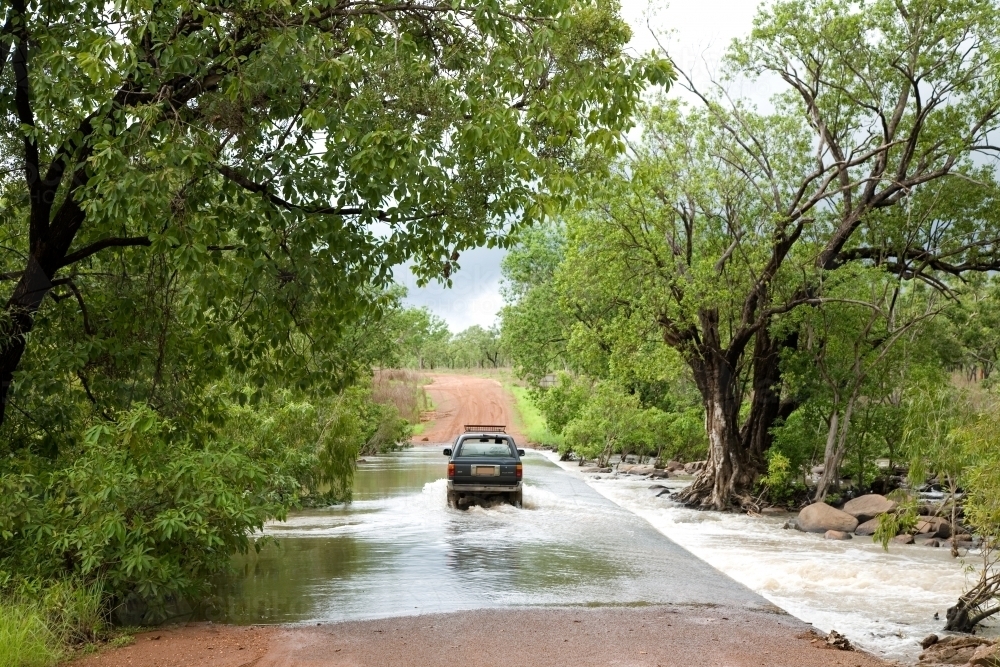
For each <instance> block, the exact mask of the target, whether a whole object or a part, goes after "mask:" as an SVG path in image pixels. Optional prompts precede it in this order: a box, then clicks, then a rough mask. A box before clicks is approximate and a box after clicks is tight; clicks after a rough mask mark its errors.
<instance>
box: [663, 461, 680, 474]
mask: <svg viewBox="0 0 1000 667" xmlns="http://www.w3.org/2000/svg"><path fill="white" fill-rule="evenodd" d="M663 467H664V468H666V469H667V470H669V471H670V472H677V471H678V470H684V464H683V463H681V462H680V461H667V463H666V465H664V466H663Z"/></svg>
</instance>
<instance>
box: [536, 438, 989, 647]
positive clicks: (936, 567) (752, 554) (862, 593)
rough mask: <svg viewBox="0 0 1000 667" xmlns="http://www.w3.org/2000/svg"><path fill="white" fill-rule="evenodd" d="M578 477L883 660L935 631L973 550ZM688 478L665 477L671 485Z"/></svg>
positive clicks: (636, 483)
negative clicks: (826, 533)
mask: <svg viewBox="0 0 1000 667" xmlns="http://www.w3.org/2000/svg"><path fill="white" fill-rule="evenodd" d="M549 456H550V458H552V459H553V460H554V459H555V458H556V457H555V455H553V454H549ZM559 465H561V466H563V467H565V468H567V469H568V470H569V471H570V472H571V473H572V474H576V475H578V476H580V477H584V476H582V475H580V474H579V473H575V472H573V471H572V468H573V467H575V464H570V463H561V464H559ZM585 477H586V480H587V483H588V484H589V485H590V486H591V487H592V488H594V489H595V490H596V491H598V492H599V493H600V494H601V495H603V496H605V497H606V498H608V499H610V500H612V501H614V502H615V503H616V504H618V505H619V506H620V507H622V508H624V509H627V510H629V511H630V512H632V513H634V514H635V515H636V516H639V517H642V518H643V519H645V520H646V521H648V522H649V523H650V525H652V526H654V527H655V528H656V529H657V530H658V531H660V532H661V533H662V534H663V535H665V536H667V537H669V538H670V539H671V540H673V541H674V542H676V543H677V544H679V545H681V546H683V547H684V548H685V549H687V550H689V551H690V552H691V553H693V554H694V555H695V556H697V557H698V558H700V559H702V560H704V561H705V562H707V563H709V564H710V565H712V566H714V567H716V568H718V569H719V570H721V571H722V572H724V573H726V574H727V575H729V576H730V577H732V578H733V579H735V580H736V581H738V582H740V583H742V584H744V585H745V586H747V587H748V588H750V589H751V590H753V591H755V592H757V593H760V594H761V595H763V596H764V597H765V598H767V599H768V600H770V601H771V602H773V603H774V604H776V605H777V606H779V607H781V608H782V609H784V610H785V611H787V612H789V613H790V614H792V615H794V616H796V617H798V618H800V619H802V620H804V621H806V622H808V623H811V624H813V625H814V626H815V627H816V628H817V629H818V630H820V631H822V632H829V631H830V630H837V631H838V632H840V633H841V634H844V635H845V636H847V637H848V638H849V639H850V640H851V641H852V642H853V643H855V644H857V645H858V646H860V647H862V648H864V649H865V650H867V651H869V652H871V653H873V654H875V655H878V656H881V657H884V658H888V659H892V660H901V661H904V662H911V663H912V662H915V661H916V658H917V656H918V655H919V653H920V650H921V649H920V645H919V641H920V640H921V639H923V638H924V637H926V636H927V635H929V634H931V633H932V632H933V633H936V634H938V635H942V634H943V633H942V630H941V629H942V628H943V627H944V620H943V619H944V617H945V610H946V609H947V608H948V607H950V606H952V605H953V604H955V602H956V601H957V599H958V596H959V595H960V594H961V593H962V591H963V590H964V587H965V586H966V578H967V576H969V574H968V571H967V566H970V565H974V564H975V563H976V562H977V556H978V554H977V553H975V552H973V553H972V554H968V555H966V556H965V557H964V558H959V559H955V558H952V557H951V550H950V549H949V548H947V547H943V548H937V549H935V548H931V547H924V546H916V545H893V546H891V547H890V550H889V551H888V552H886V551H885V550H883V549H882V547H881V545H879V544H875V543H873V542H872V539H871V538H870V537H855V538H854V539H852V540H850V541H844V542H841V541H834V540H825V539H823V536H822V535H817V534H809V533H800V532H798V531H796V530H786V529H784V528H783V524H784V523H785V522H786V521H787V520H788V519H789V518H791V517H792V516H794V515H791V514H789V515H788V516H785V517H750V516H747V515H745V514H729V513H718V512H702V511H698V510H692V509H688V508H685V507H683V506H680V505H678V504H677V503H675V502H673V501H671V500H669V498H667V497H656V496H655V494H654V492H653V491H650V490H649V486H650V483H649V482H648V481H646V480H639V479H637V478H634V477H629V476H617V477H616V476H612V475H599V476H595V475H587V476H585ZM687 483H688V482H687V481H685V480H678V479H670V480H667V481H666V482H664V484H665V485H666V486H667V487H668V488H671V489H672V490H677V489H680V488H683V487H684V486H685V485H686V484H687ZM935 614H938V617H939V618H938V619H935V618H934V615H935ZM988 625H989V624H988ZM983 634H988V635H992V634H997V633H996V630H995V629H993V628H986V629H985V632H984V633H983Z"/></svg>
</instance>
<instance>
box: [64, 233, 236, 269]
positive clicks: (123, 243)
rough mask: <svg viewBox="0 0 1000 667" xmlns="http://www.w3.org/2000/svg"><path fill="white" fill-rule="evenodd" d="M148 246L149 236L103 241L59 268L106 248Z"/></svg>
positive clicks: (69, 258) (71, 256) (76, 254)
mask: <svg viewBox="0 0 1000 667" xmlns="http://www.w3.org/2000/svg"><path fill="white" fill-rule="evenodd" d="M148 245H152V241H150V240H149V237H147V236H131V237H123V238H108V239H101V240H100V241H97V242H95V243H91V244H90V245H89V246H86V247H84V248H81V249H80V250H77V251H76V252H74V253H72V254H69V255H66V257H65V258H63V260H62V263H61V264H60V265H59V268H62V267H64V266H69V265H70V264H73V263H75V262H79V261H80V260H81V259H86V258H87V257H90V256H91V255H94V254H96V253H99V252H100V251H102V250H104V249H105V248H127V247H129V246H148ZM220 249H221V248H220Z"/></svg>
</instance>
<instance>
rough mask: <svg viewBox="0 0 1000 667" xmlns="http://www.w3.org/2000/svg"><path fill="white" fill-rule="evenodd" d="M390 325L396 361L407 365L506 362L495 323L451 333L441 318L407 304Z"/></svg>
mask: <svg viewBox="0 0 1000 667" xmlns="http://www.w3.org/2000/svg"><path fill="white" fill-rule="evenodd" d="M389 326H390V327H391V328H392V329H393V330H395V331H396V332H397V334H396V336H395V338H396V341H397V353H396V358H397V360H398V361H397V363H399V364H400V365H402V366H403V367H407V368H416V369H420V370H434V369H436V368H499V367H501V366H505V365H506V364H507V358H506V356H505V355H504V353H503V351H502V348H501V344H500V332H499V329H498V328H497V327H491V328H489V329H484V328H483V327H481V326H479V325H478V324H476V325H473V326H471V327H469V328H468V329H465V330H464V331H460V332H459V333H457V334H452V333H451V331H450V330H449V329H448V325H447V324H446V323H445V321H444V320H443V319H441V318H440V317H438V316H437V315H434V314H433V313H431V312H430V311H429V310H427V309H426V308H408V309H406V310H403V311H401V312H400V313H399V314H397V315H396V316H394V317H393V318H392V320H391V322H390V323H389Z"/></svg>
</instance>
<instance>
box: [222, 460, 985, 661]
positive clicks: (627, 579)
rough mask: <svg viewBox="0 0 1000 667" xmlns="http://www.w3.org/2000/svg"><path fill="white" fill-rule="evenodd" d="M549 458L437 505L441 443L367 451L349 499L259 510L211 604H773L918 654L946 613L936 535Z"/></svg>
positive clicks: (367, 610)
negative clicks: (880, 541)
mask: <svg viewBox="0 0 1000 667" xmlns="http://www.w3.org/2000/svg"><path fill="white" fill-rule="evenodd" d="M550 459H554V456H553V455H551V454H544V453H540V452H533V451H530V450H529V453H528V455H527V457H526V458H525V471H524V479H525V490H524V504H525V507H524V509H516V508H513V507H510V506H507V505H499V506H496V507H491V508H481V507H473V508H472V509H470V510H468V511H465V512H463V511H459V510H456V509H451V508H448V507H447V506H446V502H445V487H446V482H445V480H444V479H443V477H444V474H445V468H446V459H445V457H444V456H442V454H441V449H440V448H439V447H417V448H414V449H410V450H406V451H403V452H399V453H396V454H392V455H388V456H383V457H378V458H374V459H369V461H368V462H367V463H363V464H360V466H359V471H358V474H357V478H356V485H355V494H354V498H355V500H354V502H353V503H351V504H350V505H347V506H340V507H332V508H327V509H321V510H309V511H303V512H298V513H296V514H294V515H293V516H291V517H290V518H289V520H288V521H287V522H285V523H274V524H270V525H268V526H267V528H266V533H267V534H268V535H271V536H273V537H275V538H277V545H274V544H271V545H269V546H267V547H266V548H265V549H264V550H263V551H262V552H261V553H260V554H259V555H251V556H249V557H247V558H244V559H241V560H240V561H239V562H238V565H239V570H240V572H241V574H240V576H237V577H235V578H233V580H232V582H231V583H230V584H229V585H228V587H227V590H226V592H225V594H224V595H223V596H222V597H221V598H220V600H219V603H218V607H217V609H216V613H215V614H213V616H214V617H215V618H217V619H219V620H225V621H228V622H235V623H305V622H317V621H324V622H329V621H345V620H355V619H369V618H384V617H390V616H401V615H412V614H421V613H435V612H449V611H458V610H462V609H475V608H483V607H503V606H536V605H542V606H545V605H559V606H565V605H643V604H670V603H679V604H715V605H729V606H740V607H755V608H762V607H763V608H771V603H773V605H776V606H778V607H780V608H782V609H784V610H786V611H787V612H789V613H791V614H793V615H795V616H797V617H798V618H800V619H802V620H804V621H806V622H809V623H812V624H814V625H815V626H816V627H817V629H819V630H821V631H823V632H827V631H829V630H832V629H835V630H837V631H839V632H841V633H843V634H845V635H846V636H847V637H848V638H849V639H850V640H851V641H852V642H854V643H856V644H858V645H859V646H861V647H863V648H865V649H867V650H869V651H871V652H872V653H875V654H876V655H880V656H883V657H886V658H890V659H896V660H903V661H907V662H912V661H913V660H914V659H915V657H916V655H917V654H918V653H919V650H920V648H919V645H918V641H919V639H921V638H923V637H924V636H926V635H927V634H929V633H930V632H937V633H939V634H940V630H941V627H942V626H943V621H941V620H935V619H934V617H933V616H934V614H935V613H938V614H939V615H940V617H941V618H943V617H944V612H945V609H946V608H947V607H948V606H950V605H952V604H954V601H955V600H956V598H957V596H958V594H959V593H960V592H961V591H962V588H963V586H964V585H965V579H966V573H965V571H964V569H963V568H964V565H965V564H964V563H963V562H962V561H956V560H954V559H952V558H951V557H950V556H949V553H948V549H945V548H942V549H932V548H928V547H915V546H908V547H902V546H901V547H894V548H893V549H892V550H891V551H890V552H889V553H888V554H887V553H885V552H884V551H883V550H882V549H881V547H880V546H878V545H875V544H872V543H871V542H870V541H869V540H868V539H865V538H855V539H854V540H852V541H850V542H833V541H827V540H823V539H822V536H819V535H808V534H803V533H798V532H796V531H791V530H783V529H782V528H781V525H782V524H783V523H784V519H781V518H776V517H772V518H767V517H765V518H752V517H748V516H745V515H738V514H719V513H713V512H698V511H694V510H689V509H686V508H683V507H680V506H678V505H677V504H676V503H673V502H671V501H669V500H668V499H666V498H657V497H655V493H656V491H655V490H651V489H650V488H649V487H650V486H651V485H652V484H654V482H650V481H648V480H639V479H635V478H629V477H619V478H611V477H607V476H602V477H601V478H598V479H595V478H594V476H592V475H588V476H583V475H581V474H580V473H579V472H577V471H576V470H574V469H573V468H574V467H575V466H574V465H572V464H565V463H563V464H558V463H557V462H555V461H554V460H550ZM682 484H684V482H679V481H676V480H669V482H668V485H669V486H673V487H675V488H676V487H679V486H680V485H682ZM692 554H693V555H692ZM716 568H717V569H716ZM720 571H721V572H720ZM722 573H725V574H722ZM726 575H728V576H726Z"/></svg>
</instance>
